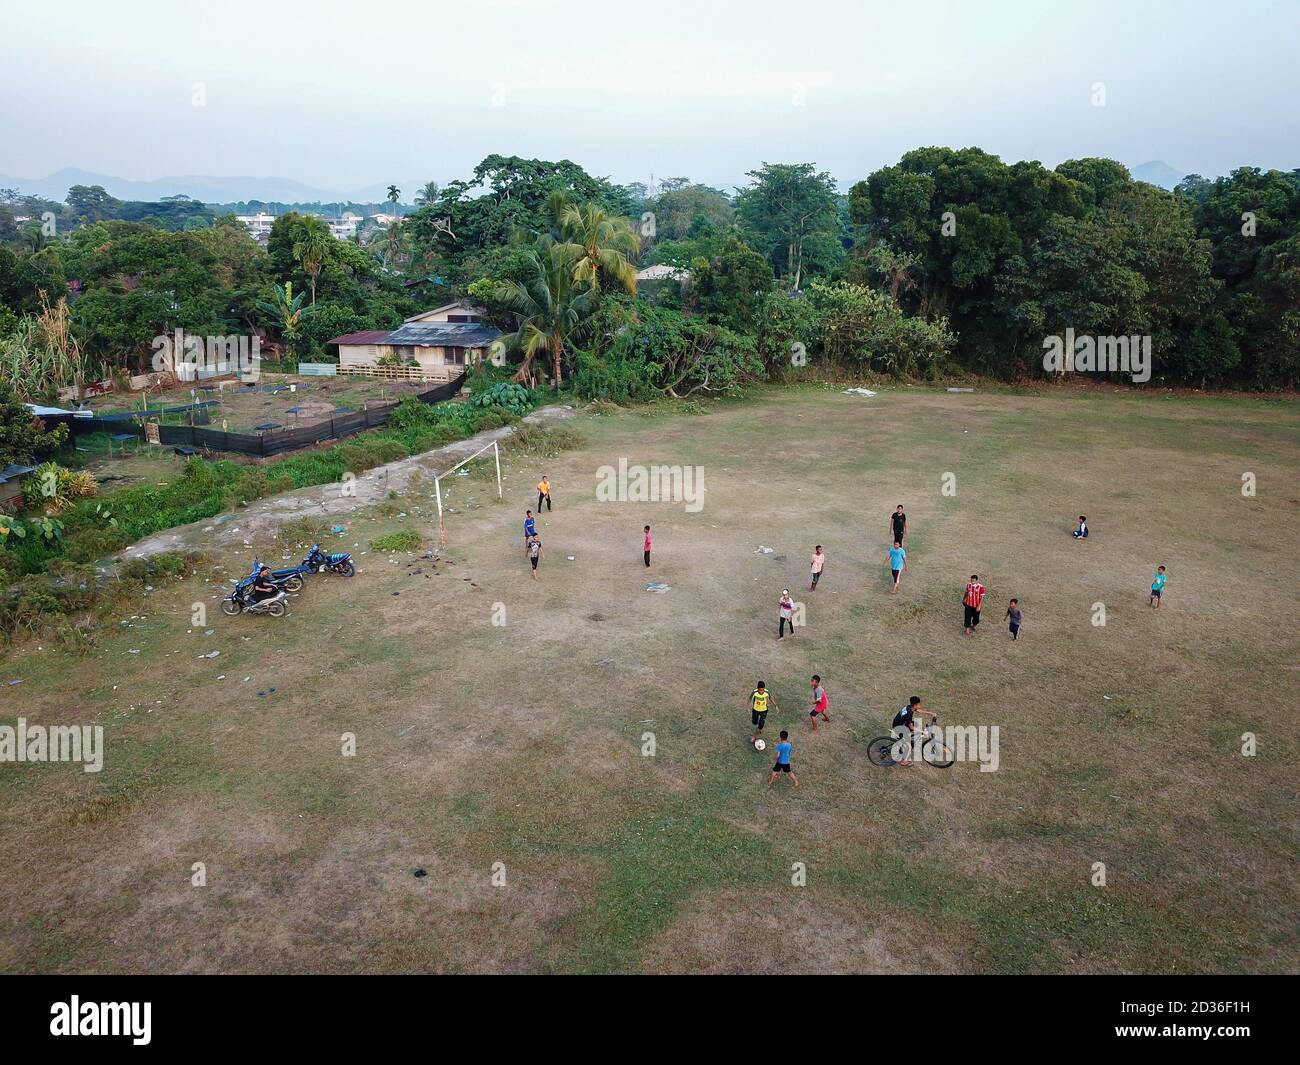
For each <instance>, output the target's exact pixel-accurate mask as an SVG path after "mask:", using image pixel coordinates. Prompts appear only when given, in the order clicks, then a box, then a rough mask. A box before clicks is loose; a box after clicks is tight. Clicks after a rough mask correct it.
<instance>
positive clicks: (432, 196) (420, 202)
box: [415, 181, 439, 207]
mask: <svg viewBox="0 0 1300 1065" xmlns="http://www.w3.org/2000/svg"><path fill="white" fill-rule="evenodd" d="M438 192H439V189H438V183H437V182H436V181H426V182H425V183H424V184H423V185H422V186H421V187H420V191H419V192H417V193H416V194H415V204H416V206H417V207H427V206H429V204H431V203H433V202H434V200H436V199H437V198H438Z"/></svg>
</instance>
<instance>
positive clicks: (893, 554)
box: [889, 540, 907, 595]
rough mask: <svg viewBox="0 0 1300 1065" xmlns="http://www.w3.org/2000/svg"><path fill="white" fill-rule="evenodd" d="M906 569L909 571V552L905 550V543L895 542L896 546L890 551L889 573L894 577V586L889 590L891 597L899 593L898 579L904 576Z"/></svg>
mask: <svg viewBox="0 0 1300 1065" xmlns="http://www.w3.org/2000/svg"><path fill="white" fill-rule="evenodd" d="M905 569H907V552H906V551H904V550H903V542H902V541H901V540H895V541H894V546H893V547H891V548H890V549H889V572H890V573H892V574H893V575H894V586H893V587H892V588H891V589H889V594H890V595H893V594H894V593H895V592H896V591H898V578H899V577H901V576H902V575H903V570H905Z"/></svg>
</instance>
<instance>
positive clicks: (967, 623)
mask: <svg viewBox="0 0 1300 1065" xmlns="http://www.w3.org/2000/svg"><path fill="white" fill-rule="evenodd" d="M649 528H650V527H649V526H646V536H647V541H646V544H647V554H646V559H647V565H648V564H649V557H650V556H649ZM889 531H890V535H891V537H892V539H893V544H894V546H893V547H891V548H890V549H889V571H890V576H891V577H892V578H893V586H892V587H891V588H890V590H889V594H890V595H894V594H896V593H897V592H898V585H899V581H900V580H901V579H902V576H903V573H904V571H905V570H906V569H907V550H906V549H905V548H904V547H903V539H904V537H905V536H906V535H907V514H906V513H905V512H904V510H903V504H901V503H900V504H898V506H897V507H896V508H895V509H894V512H893V513H892V514H890V516H889ZM1072 535H1073V536H1074V538H1075V539H1076V540H1086V539H1087V538H1088V519H1087V517H1086V516H1085V515H1083V514H1080V515H1079V525H1078V527H1077V528H1076V529H1075V530H1074V531H1073V533H1072ZM810 569H811V572H812V576H811V581H810V583H809V585H808V590H809V591H811V592H815V591H816V590H817V585H818V583H819V582H820V581H821V578H822V574H823V573H824V572H825V571H826V555H825V554H824V552H823V551H822V545H821V544H818V545H817V546H816V547H814V548H813V553H812V560H811V563H810ZM1166 580H1168V576H1167V574H1166V572H1165V567H1164V566H1159V567H1158V568H1157V569H1156V576H1155V579H1154V580H1153V581H1152V582H1151V596H1150V599H1149V603H1150V605H1151V606H1153V607H1159V606H1160V600H1161V593H1162V591H1163V590H1164V586H1165V582H1166ZM986 593H987V589H986V588H985V587H984V585H983V584H981V583H980V579H979V575H978V574H975V573H972V574H971V576H970V582H969V583H968V584H967V585H966V590H965V592H964V593H963V595H962V611H963V618H962V622H963V628H964V631H965V633H966V635H968V636H974V635H975V630H976V628H977V627H978V626H979V623H980V611H981V609H982V607H983V603H984V596H985V594H986ZM794 612H795V604H794V600H793V599H792V598H791V597H790V589H788V588H787V589H785V590H784V591H783V592H782V593H781V601H780V604H779V607H778V613H779V618H778V621H777V630H776V634H777V639H778V640H784V639H785V629H786V626H787V625H789V627H790V635H791V636H792V637H793V636H794ZM1003 617H1004V620H1006V622H1007V629H1008V632H1009V633H1010V636H1011V639H1012V640H1019V639H1020V626H1021V623H1022V621H1023V618H1024V614H1023V612H1022V611H1021V608H1020V600H1019V599H1012V600H1011V601H1010V602H1009V603H1008V604H1007V610H1006V614H1005V615H1004V616H1003ZM812 688H813V705H812V709H811V710H810V711H809V718H810V719H811V721H812V727H813V731H816V730H817V718H818V717H821V718H822V720H824V721H827V722H829V721H830V717H829V716H827V714H826V707H827V703H828V700H827V696H826V689H825V688H823V687H822V683H821V677H819V676H816V675H814V676H813V678H812ZM769 703H771V705H772V706H776V698H775V697H774V696H773V695H772V693H771V692H769V691H768V690H767V685H766V683H765V682H764V681H761V680H760V681H759V682H758V687H757V688H755V689H754V691H753V692H752V693H751V694H750V697H749V704H750V723H751V724H752V725H753V726H754V732H753V735H752V736H750V738H749V741H750V743H751V744H753V745H754V747H755V748H756V749H758V750H762V749H763V746H764V745H763V742H762V740H761V738H760V737H761V734H762V731H763V725H764V723H765V722H766V721H767V714H768V704H769ZM912 704H915V706H914V707H913V708H914V709H915V708H917V707H919V705H920V698H919V697H916V696H913V698H912ZM907 709H908V708H906V707H905V708H904V711H907ZM894 723H895V725H897V724H898V719H897V718H895V722H894ZM792 750H793V745H792V744H791V743H790V734H789V732H788V731H786V730H785V729H782V730H781V739H780V742H779V743H777V745H776V751H777V758H776V764H775V765H774V766H773V767H772V775H771V777H770V778H769V779H768V783H769V784H771V783H772V782H773V781H775V780H776V778H777V776H778V775H779V774H788V775H789V777H790V781H791V783H792V784H794V785H795V786H796V787H798V785H799V781H798V780H797V779H796V778H795V775H794V772H793V770H792V769H791V767H790V753H791V751H792ZM903 764H909V765H910V764H911V763H910V762H908V763H903Z"/></svg>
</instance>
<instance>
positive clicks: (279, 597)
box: [221, 562, 302, 617]
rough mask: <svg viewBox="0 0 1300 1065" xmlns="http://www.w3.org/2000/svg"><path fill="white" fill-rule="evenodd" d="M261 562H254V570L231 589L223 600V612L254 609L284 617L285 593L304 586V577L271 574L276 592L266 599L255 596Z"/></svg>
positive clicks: (233, 612)
mask: <svg viewBox="0 0 1300 1065" xmlns="http://www.w3.org/2000/svg"><path fill="white" fill-rule="evenodd" d="M259 568H260V563H257V562H254V563H253V572H252V573H250V574H249V575H248V576H247V577H245V578H244V579H243V580H242V581H240V582H239V583H238V584H236V585H235V586H234V588H232V589H231V590H230V593H229V594H228V595H227V596H226V597H225V598H224V599H223V600H222V601H221V612H222V613H223V614H226V615H228V616H230V617H234V616H235V615H236V614H239V613H242V612H243V611H252V612H254V613H260V612H263V611H264V612H266V613H268V614H271V615H273V616H274V617H282V616H283V615H284V612H285V598H284V597H285V593H286V592H296V591H298V590H299V589H301V588H302V578H301V577H299V576H297V575H291V576H289V577H276V576H275V575H274V574H272V575H271V578H270V583H271V584H272V585H274V587H275V594H274V595H270V596H267V597H266V598H265V599H261V600H258V599H254V598H253V581H254V579H255V578H256V577H257V571H258V569H259Z"/></svg>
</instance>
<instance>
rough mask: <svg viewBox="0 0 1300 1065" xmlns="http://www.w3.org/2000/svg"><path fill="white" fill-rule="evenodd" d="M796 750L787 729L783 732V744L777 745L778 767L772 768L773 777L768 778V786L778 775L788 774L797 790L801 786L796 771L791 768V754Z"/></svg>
mask: <svg viewBox="0 0 1300 1065" xmlns="http://www.w3.org/2000/svg"><path fill="white" fill-rule="evenodd" d="M793 750H794V744H793V743H791V742H790V733H788V732H786V730H785V729H782V730H781V742H780V743H778V744H777V745H776V765H774V766H773V767H772V775H771V776H770V777H768V778H767V782H768V784H771V783H772V782H773V781H774V780H776V775H777V774H778V773H787V774H789V776H790V783H791V784H793V785H794V786H795V787H796V788H797V787H798V786H799V781H798V778H796V777H795V775H794V770H793V769H791V768H790V752H791V751H793Z"/></svg>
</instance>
